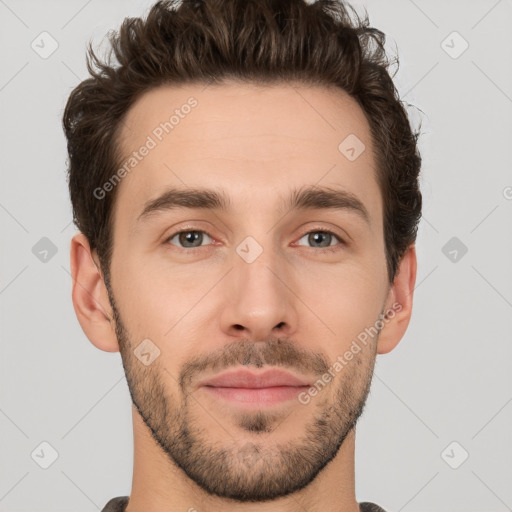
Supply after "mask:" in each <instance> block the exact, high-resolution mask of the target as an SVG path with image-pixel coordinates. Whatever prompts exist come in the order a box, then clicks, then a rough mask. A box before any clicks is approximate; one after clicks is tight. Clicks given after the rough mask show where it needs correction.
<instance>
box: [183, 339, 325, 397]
mask: <svg viewBox="0 0 512 512" xmlns="http://www.w3.org/2000/svg"><path fill="white" fill-rule="evenodd" d="M240 365H242V366H255V367H256V368H262V367H264V366H281V367H283V368H288V369H293V370H298V371H299V372H300V373H312V374H315V375H322V374H324V373H326V372H327V370H328V369H329V363H328V361H327V358H326V357H325V356H324V355H323V354H320V353H317V352H313V351H311V350H307V349H304V348H302V347H300V346H299V345H298V344H297V343H295V342H293V341H292V340H290V339H289V338H272V339H269V340H268V341H253V340H248V339H244V340H236V341H233V342H231V343H228V344H227V345H225V346H223V347H219V348H218V349H215V350H213V351H211V352H208V353H207V354H204V355H200V356H196V357H194V358H193V359H191V360H190V361H188V362H186V363H185V364H184V365H183V367H182V369H181V371H180V376H179V379H178V381H179V385H180V387H181V389H185V388H186V387H187V386H189V385H190V383H191V382H192V381H193V380H194V377H195V376H196V375H198V374H199V375H200V374H201V373H202V372H204V371H209V370H211V371H221V370H225V369H229V368H231V367H237V366H240Z"/></svg>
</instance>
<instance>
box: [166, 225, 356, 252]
mask: <svg viewBox="0 0 512 512" xmlns="http://www.w3.org/2000/svg"><path fill="white" fill-rule="evenodd" d="M193 231H196V232H199V233H204V234H205V235H207V236H208V237H210V239H212V241H213V243H211V244H206V245H200V246H198V247H180V246H179V245H175V244H170V240H172V239H173V238H174V237H176V236H177V235H179V234H181V233H190V232H193ZM310 233H329V234H331V235H332V236H334V237H335V238H337V239H338V242H339V243H338V244H335V245H329V246H327V247H320V248H317V247H309V248H310V249H315V250H316V251H320V250H323V251H335V250H336V249H337V248H338V247H339V246H340V245H341V246H347V245H348V244H347V242H346V240H345V237H342V236H341V235H340V234H338V233H337V232H336V231H335V230H333V229H330V228H326V227H323V226H317V227H313V228H309V229H308V230H306V231H304V232H303V233H302V234H301V235H300V236H299V238H298V239H297V240H300V239H301V238H304V237H305V236H306V235H309V234H310ZM164 243H166V244H170V245H173V246H174V247H176V248H177V249H179V250H182V251H186V252H191V251H193V250H198V249H205V248H208V247H209V246H211V245H218V244H215V238H214V237H213V236H212V235H210V233H208V231H206V230H205V229H200V228H197V227H195V226H185V227H183V228H181V229H179V230H177V231H173V232H172V233H171V234H170V235H169V236H166V237H165V238H164ZM294 244H296V242H294ZM297 246H298V247H306V246H302V245H297Z"/></svg>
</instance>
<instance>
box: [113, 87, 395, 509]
mask: <svg viewBox="0 0 512 512" xmlns="http://www.w3.org/2000/svg"><path fill="white" fill-rule="evenodd" d="M191 96H193V97H194V98H195V100H197V105H196V106H194V107H193V108H190V109H188V108H185V109H181V107H182V106H183V105H185V104H187V99H188V98H190V97H191ZM175 109H181V110H180V112H181V116H179V122H178V123H176V124H175V126H174V127H173V128H172V130H169V133H166V132H165V131H163V130H162V129H160V130H158V128H157V127H159V126H160V123H165V121H168V120H169V117H170V116H171V115H172V114H173V112H174V111H175ZM184 112H188V114H184ZM155 130H156V131H155ZM122 133H123V137H122V141H121V148H122V149H123V152H124V155H125V156H126V158H128V157H129V156H130V154H131V153H132V152H133V151H136V150H139V148H140V147H141V146H142V145H144V144H147V143H148V136H150V137H151V139H152V140H153V141H154V142H155V145H154V147H151V149H150V150H149V151H148V152H147V155H146V156H145V157H144V158H143V159H141V161H139V162H138V163H137V165H136V166H135V167H134V168H133V169H132V170H131V171H130V172H129V173H128V174H127V175H126V177H125V178H124V179H123V181H122V182H121V183H120V184H119V185H118V190H117V194H118V196H117V203H116V206H115V219H114V234H113V242H114V244H113V246H114V251H113V256H112V262H111V290H110V299H111V304H112V307H113V309H114V313H115V319H116V333H117V336H118V340H119V342H120V349H121V355H122V358H123V364H124V367H125V370H126V376H127V381H128V386H129V389H130V392H131V395H132V399H133V402H134V404H135V406H136V408H137V410H138V412H139V414H140V416H141V417H142V419H143V421H144V423H145V424H146V425H147V427H148V429H149V431H150V432H151V434H152V436H153V437H154V439H155V440H156V441H157V442H158V443H159V444H160V446H161V448H162V449H163V451H164V452H165V453H166V454H167V455H168V456H169V458H170V459H171V460H172V461H173V462H174V463H175V464H176V465H178V466H179V467H180V468H181V469H182V470H183V471H184V472H185V473H186V474H187V475H188V477H189V478H191V479H192V480H193V481H194V482H195V483H196V484H198V485H199V486H200V487H201V488H203V489H204V490H206V491H207V492H209V493H212V494H216V495H218V496H223V497H231V498H234V499H238V500H241V501H262V500H267V499H271V498H275V497H277V496H283V495H286V494H289V493H291V492H294V491H297V490H298V489H301V488H303V487H305V486H306V485H308V484H309V483H310V482H312V480H313V479H314V478H315V477H316V475H317V474H318V473H319V472H320V471H321V470H322V468H323V467H325V465H326V464H327V463H328V462H329V461H330V460H331V459H332V458H333V457H335V456H336V454H337V452H338V449H339V448H340V445H341V443H342V441H343V440H344V439H345V437H346V435H347V434H348V433H349V432H350V430H351V429H352V427H353V426H354V424H355V421H356V419H357V417H358V416H359V414H360V413H361V410H362V407H363V405H364V402H365V399H366V395H367V392H368V389H369V385H370V381H371V375H372V371H373V364H374V361H375V354H376V341H377V340H376V338H374V339H372V340H371V341H370V342H369V343H367V344H366V345H361V346H360V347H361V351H360V352H359V353H357V354H356V355H355V356H354V358H353V359H352V360H351V361H349V362H346V364H345V365H343V368H342V369H341V370H338V371H334V372H333V373H334V377H333V378H332V380H331V382H329V383H328V384H327V385H325V387H323V389H321V390H320V391H318V392H317V394H316V396H311V395H308V396H309V398H310V400H305V399H304V397H305V395H304V393H305V392H307V390H308V389H309V388H311V387H312V386H313V385H314V384H315V382H317V381H318V379H320V378H321V377H322V375H323V374H324V373H325V372H327V371H328V370H329V368H332V366H333V364H334V363H335V362H336V361H337V360H338V361H339V360H340V359H339V356H343V354H344V353H345V352H346V351H347V350H348V349H349V348H350V346H351V344H352V342H353V341H354V340H355V339H356V338H357V336H358V334H360V333H361V332H362V331H364V330H365V328H369V327H371V326H374V325H375V323H376V321H377V320H378V319H379V314H381V313H383V312H384V306H385V301H386V298H387V294H388V291H389V286H388V282H387V274H386V261H385V250H384V236H383V219H382V199H381V195H380V191H379V187H378V184H377V181H376V169H375V162H374V157H373V154H372V141H371V138H370V130H369V126H368V124H367V121H366V119H365V116H364V114H363V112H362V110H361V109H360V108H359V106H358V105H357V103H356V102H355V101H354V100H353V99H351V98H350V97H349V96H348V95H346V94H344V93H343V92H342V91H340V90H328V89H324V88H306V87H297V88H293V87H291V86H290V85H281V86H274V87H267V88H259V87H255V86H253V85H236V84H225V85H222V86H209V87H206V88H205V86H204V85H197V86H187V87H186V88H173V87H161V88H159V89H156V90H153V91H151V92H149V93H147V94H145V95H144V96H143V97H141V98H140V99H139V101H138V102H137V103H136V104H135V105H134V106H133V107H132V109H131V110H130V111H129V113H128V116H127V118H126V119H125V126H124V127H123V132H122ZM155 134H159V137H157V135H155ZM348 136H351V138H349V139H348V141H349V142H350V141H351V142H352V144H349V146H353V145H354V140H356V139H354V136H355V137H357V139H359V141H360V142H362V143H363V144H364V145H365V147H366V149H365V150H364V151H363V152H362V153H361V154H360V155H359V156H358V157H357V158H356V159H354V158H353V152H351V151H350V149H348V150H347V148H346V147H345V146H344V145H342V149H341V150H340V149H339V146H340V143H342V142H343V141H344V140H345V139H346V138H347V137H348ZM159 138H161V140H159ZM360 142H359V143H358V144H360ZM345 144H347V143H345ZM149 145H150V146H153V144H151V143H150V144H149ZM361 147H362V146H357V147H356V149H355V151H356V156H357V152H358V150H359V149H360V148H361ZM347 156H350V158H348V157H347ZM206 190H207V191H209V192H210V193H211V194H210V195H209V196H207V197H206V198H205V197H204V196H202V195H201V194H198V192H201V191H206ZM169 191H177V192H184V193H187V192H188V193H191V192H192V191H193V192H195V193H196V195H195V196H194V197H193V198H191V199H189V200H188V201H189V202H188V203H187V202H186V201H185V198H184V197H183V194H182V195H181V196H180V198H181V199H180V204H181V206H177V205H176V204H174V206H173V207H171V208H166V207H165V205H166V203H165V201H160V202H159V206H158V208H151V209H150V210H151V211H150V212H147V214H142V212H143V211H144V210H145V208H146V206H148V205H149V204H150V203H151V202H152V201H153V200H155V199H156V198H158V197H159V196H161V195H162V194H164V193H166V192H169ZM307 191H309V192H310V193H309V195H308V194H304V192H307ZM326 191H327V192H329V191H331V192H332V191H339V192H344V193H346V194H348V195H350V197H351V198H352V199H356V200H357V201H359V203H360V206H361V205H362V207H363V209H364V210H366V213H367V217H366V218H365V215H364V214H363V211H362V209H358V208H357V207H356V206H354V202H352V203H350V204H352V207H347V202H345V207H343V205H341V207H340V205H338V207H334V203H333V202H332V197H330V196H329V197H326V196H321V195H320V192H326ZM301 192H302V193H303V194H302V199H303V200H302V201H300V202H299V204H298V205H295V206H293V201H292V200H293V198H294V197H295V198H296V199H297V197H298V196H300V195H301ZM213 193H215V194H217V195H219V196H220V198H221V199H223V200H224V203H225V204H224V205H223V207H222V208H221V207H218V205H216V204H215V203H216V201H212V195H213ZM341 196H342V194H341V193H339V194H338V196H337V197H338V198H340V197H341ZM176 197H177V196H176V195H175V196H174V199H176ZM168 199H169V198H168ZM171 199H172V197H171ZM206 199H209V201H206ZM201 204H202V206H201ZM167 206H169V202H168V203H167ZM141 214H142V215H141ZM179 231H183V233H182V234H181V235H180V234H177V233H178V232H179ZM114 299H115V300H114ZM148 339H149V340H151V341H150V342H148V341H145V342H144V343H145V344H144V345H142V346H141V347H144V350H141V347H140V348H139V350H137V347H139V345H140V344H141V342H142V341H143V340H148ZM155 347H156V348H155ZM134 350H135V352H134ZM141 351H142V352H144V353H146V354H147V355H143V356H142V357H141V358H140V359H139V357H140V352H141ZM157 351H159V356H158V357H157V358H156V359H154V360H153V361H152V362H151V363H150V364H145V363H147V362H148V361H150V360H152V358H153V357H154V356H155V355H156V354H157ZM137 356H139V357H137ZM276 368H279V369H281V370H285V371H288V372H290V373H292V374H293V375H295V376H296V377H298V378H299V379H301V380H302V382H303V383H305V384H306V385H307V386H306V387H302V388H297V387H294V388H293V387H288V388H285V387H281V388H280V389H278V388H276V387H274V388H273V391H272V392H268V393H267V394H266V395H265V396H266V397H267V401H265V399H264V393H265V392H263V391H261V390H260V391H259V392H258V391H255V390H254V389H251V390H247V389H246V390H245V391H244V390H242V391H240V390H238V391H233V388H231V389H230V388H226V387H224V388H221V387H216V388H215V387H206V386H203V385H202V383H203V382H204V381H205V380H208V379H210V378H212V377H215V376H217V375H220V374H221V373H225V372H232V371H235V370H237V369H246V370H250V371H251V373H253V374H260V373H262V371H263V370H267V369H276ZM279 393H281V394H279ZM300 393H302V394H301V395H300V396H302V400H301V399H299V394H300ZM305 402H307V403H305Z"/></svg>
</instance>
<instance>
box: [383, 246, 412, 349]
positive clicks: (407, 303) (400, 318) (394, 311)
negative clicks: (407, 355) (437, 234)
mask: <svg viewBox="0 0 512 512" xmlns="http://www.w3.org/2000/svg"><path fill="white" fill-rule="evenodd" d="M416 267H417V260H416V248H415V246H414V245H410V246H409V248H408V249H407V251H406V253H405V254H404V256H403V257H402V259H401V261H400V265H399V268H398V271H397V274H396V276H395V279H394V281H393V285H392V286H391V288H390V289H389V293H388V297H387V300H386V307H385V309H384V314H387V317H386V318H385V319H384V320H383V323H384V327H383V328H382V330H381V331H380V334H379V339H378V344H377V352H378V353H379V354H386V353H388V352H390V351H391V350H393V349H394V348H395V347H396V346H397V345H398V342H399V341H400V340H401V339H402V337H403V335H404V334H405V331H406V330H407V326H408V325H409V320H410V319H411V314H412V298H413V293H414V284H415V283H416Z"/></svg>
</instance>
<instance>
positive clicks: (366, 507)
mask: <svg viewBox="0 0 512 512" xmlns="http://www.w3.org/2000/svg"><path fill="white" fill-rule="evenodd" d="M359 508H360V509H361V512H386V511H385V510H384V509H383V508H381V507H379V506H378V505H375V504H374V503H369V502H368V501H365V502H364V503H359Z"/></svg>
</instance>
